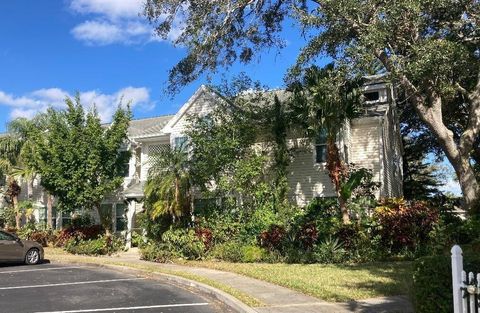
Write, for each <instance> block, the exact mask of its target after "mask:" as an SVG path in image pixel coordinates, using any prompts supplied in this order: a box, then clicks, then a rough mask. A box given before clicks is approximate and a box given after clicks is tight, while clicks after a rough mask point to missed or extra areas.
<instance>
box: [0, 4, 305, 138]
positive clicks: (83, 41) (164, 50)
mask: <svg viewBox="0 0 480 313" xmlns="http://www.w3.org/2000/svg"><path fill="white" fill-rule="evenodd" d="M141 7H142V0H121V1H118V0H65V1H51V0H36V1H23V0H20V1H0V40H1V41H0V69H1V71H0V73H1V75H0V132H3V131H5V126H6V123H7V122H8V121H9V120H11V119H12V118H15V117H18V116H26V117H31V116H33V115H34V114H35V113H37V112H40V111H42V110H45V109H46V108H47V107H48V106H53V107H56V108H61V107H62V106H63V103H64V102H63V100H64V98H65V96H67V95H70V96H71V95H73V94H74V93H75V92H76V91H78V92H80V93H81V95H82V99H83V101H82V102H83V103H84V105H86V106H90V105H91V104H92V103H95V104H96V106H97V109H98V110H99V113H100V115H101V118H102V119H103V120H104V121H107V120H108V119H109V118H110V116H111V114H112V113H113V111H114V110H115V108H116V106H117V104H118V101H119V99H120V97H121V96H123V97H124V100H129V101H132V107H133V112H134V116H135V118H141V117H147V116H156V115H162V114H169V113H175V112H176V110H177V109H178V108H179V107H180V106H181V105H182V104H183V103H184V102H185V101H186V100H188V98H189V97H190V96H191V95H192V94H193V93H194V91H195V90H196V89H197V88H198V87H199V86H200V85H201V84H202V83H206V81H205V79H199V80H198V81H196V82H194V83H192V84H190V85H188V86H186V87H185V88H184V89H183V90H182V91H181V93H180V94H178V95H177V96H175V98H174V99H171V97H169V96H166V95H164V94H163V88H164V87H165V83H166V80H167V75H168V70H169V69H170V68H171V67H172V66H173V65H174V64H176V62H178V61H179V60H180V58H181V57H182V56H184V55H185V50H184V49H182V48H175V47H173V45H172V44H171V42H170V41H161V40H160V39H159V38H157V37H155V36H152V27H151V26H150V25H149V24H148V23H147V22H146V20H145V19H144V18H143V17H141V16H139V12H140V11H141ZM175 35H176V31H175V30H174V31H173V32H172V34H171V38H174V37H175ZM285 38H286V39H287V41H288V46H287V48H286V49H284V50H283V51H282V53H281V54H278V55H277V54H276V51H271V52H270V53H268V52H265V53H264V55H263V58H262V59H261V62H260V63H254V64H251V65H249V66H247V67H243V66H239V65H236V66H234V67H233V69H232V70H230V71H228V73H229V75H231V74H232V73H238V72H240V71H245V72H247V73H248V74H249V75H250V76H251V77H253V78H255V79H256V80H260V81H261V82H262V83H263V84H266V85H268V86H270V87H273V88H274V87H280V86H281V85H282V83H283V75H284V73H285V71H286V69H287V68H288V67H289V66H290V65H291V64H292V63H293V62H294V60H295V57H296V54H297V52H298V49H299V47H300V46H301V45H302V39H301V38H300V37H299V36H298V34H297V33H295V32H294V31H291V30H288V29H287V31H285ZM218 77H220V76H219V75H217V76H214V80H215V79H218Z"/></svg>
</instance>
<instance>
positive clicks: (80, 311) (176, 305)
mask: <svg viewBox="0 0 480 313" xmlns="http://www.w3.org/2000/svg"><path fill="white" fill-rule="evenodd" d="M204 305H208V303H183V304H164V305H149V306H131V307H124V308H107V309H90V310H73V311H48V312H35V313H83V312H109V311H126V310H146V309H159V308H178V307H186V306H204Z"/></svg>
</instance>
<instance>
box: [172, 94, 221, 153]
mask: <svg viewBox="0 0 480 313" xmlns="http://www.w3.org/2000/svg"><path fill="white" fill-rule="evenodd" d="M217 101H219V98H218V97H217V96H214V95H212V94H211V93H210V92H208V91H204V92H202V93H201V94H200V95H199V96H198V98H196V99H195V101H193V103H192V104H191V106H190V107H189V108H188V110H187V111H186V112H185V114H183V116H181V117H180V119H179V120H178V121H177V122H176V123H175V124H173V125H172V128H171V134H170V143H171V144H172V145H173V140H174V138H175V137H183V136H184V134H185V130H186V128H187V126H188V117H189V116H191V115H198V116H202V115H206V114H208V113H209V112H211V111H212V109H213V107H214V105H215V102H217Z"/></svg>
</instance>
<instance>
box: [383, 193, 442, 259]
mask: <svg viewBox="0 0 480 313" xmlns="http://www.w3.org/2000/svg"><path fill="white" fill-rule="evenodd" d="M374 218H375V219H376V220H377V221H378V224H379V225H380V227H379V229H378V231H379V234H380V236H381V243H382V245H383V247H385V248H388V249H389V250H390V251H392V252H399V251H401V250H403V249H408V250H415V249H418V248H419V247H421V246H422V245H424V244H426V243H427V241H428V239H429V233H430V232H431V231H432V230H433V228H434V227H435V225H436V223H437V222H438V219H439V213H438V210H436V209H433V208H431V207H429V206H428V205H426V203H424V202H421V201H414V202H407V201H405V200H404V199H401V198H393V199H387V200H383V201H382V202H381V203H380V206H378V207H377V208H376V209H375V212H374Z"/></svg>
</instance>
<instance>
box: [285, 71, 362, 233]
mask: <svg viewBox="0 0 480 313" xmlns="http://www.w3.org/2000/svg"><path fill="white" fill-rule="evenodd" d="M294 93H295V103H294V106H295V105H296V106H297V108H296V110H297V112H298V116H297V118H298V120H299V121H301V122H302V123H303V124H304V125H305V128H306V129H307V131H308V133H309V135H310V137H313V138H317V137H318V136H320V135H323V136H325V137H326V144H327V156H326V168H327V170H328V175H329V177H330V180H331V181H332V183H333V186H334V188H335V191H336V194H337V198H338V202H339V206H340V211H341V214H342V220H343V223H344V224H347V223H349V222H350V217H349V214H348V209H347V200H348V199H346V197H345V196H344V194H345V193H343V192H342V184H343V180H344V178H346V177H347V175H348V165H347V164H346V162H344V160H343V159H342V157H341V155H340V151H339V148H338V146H337V138H338V136H339V134H340V132H341V131H342V129H343V127H344V125H345V123H346V122H348V121H349V120H350V119H352V118H353V117H355V115H356V110H355V108H356V104H357V103H358V100H359V98H358V97H357V95H356V93H355V89H354V88H353V86H349V85H347V84H346V83H344V79H343V77H341V75H338V72H337V71H336V70H335V69H334V67H333V65H327V66H326V67H324V68H322V69H320V68H318V67H315V66H313V67H311V68H309V69H308V70H307V71H306V73H305V76H304V79H303V82H302V83H301V84H300V85H297V86H295V88H294ZM294 110H295V109H294Z"/></svg>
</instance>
